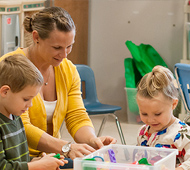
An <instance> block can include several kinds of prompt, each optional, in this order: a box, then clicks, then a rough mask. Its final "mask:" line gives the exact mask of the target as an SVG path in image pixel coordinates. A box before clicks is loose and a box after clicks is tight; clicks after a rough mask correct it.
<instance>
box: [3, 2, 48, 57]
mask: <svg viewBox="0 0 190 170" xmlns="http://www.w3.org/2000/svg"><path fill="white" fill-rule="evenodd" d="M45 1H46V0H32V1H31V0H22V1H8V0H7V1H0V40H1V46H0V51H1V55H3V54H4V53H7V52H9V51H13V50H15V49H16V48H17V47H19V46H20V47H27V46H29V45H30V43H31V42H32V39H31V37H30V35H29V34H27V33H26V32H25V31H24V27H23V21H24V17H25V16H27V15H31V14H32V13H34V12H37V11H39V10H41V9H43V8H44V3H45Z"/></svg>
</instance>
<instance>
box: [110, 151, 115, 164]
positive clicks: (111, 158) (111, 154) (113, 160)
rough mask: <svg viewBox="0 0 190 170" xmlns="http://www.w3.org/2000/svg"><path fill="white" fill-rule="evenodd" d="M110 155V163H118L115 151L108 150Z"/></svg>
mask: <svg viewBox="0 0 190 170" xmlns="http://www.w3.org/2000/svg"><path fill="white" fill-rule="evenodd" d="M108 154H109V157H110V162H113V163H116V158H115V153H114V151H113V149H108Z"/></svg>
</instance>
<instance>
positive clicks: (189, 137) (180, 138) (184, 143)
mask: <svg viewBox="0 0 190 170" xmlns="http://www.w3.org/2000/svg"><path fill="white" fill-rule="evenodd" d="M175 147H176V149H178V152H179V153H178V157H177V158H178V160H179V161H180V165H179V167H176V170H188V169H190V127H189V126H186V125H185V126H184V127H183V128H182V130H180V131H179V132H178V134H177V135H176V138H175V142H174V148H175Z"/></svg>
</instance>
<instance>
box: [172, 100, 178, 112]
mask: <svg viewBox="0 0 190 170" xmlns="http://www.w3.org/2000/svg"><path fill="white" fill-rule="evenodd" d="M177 104H178V99H173V103H172V109H173V110H174V109H175V108H176V106H177Z"/></svg>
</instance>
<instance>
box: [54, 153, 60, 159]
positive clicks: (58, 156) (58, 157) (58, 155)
mask: <svg viewBox="0 0 190 170" xmlns="http://www.w3.org/2000/svg"><path fill="white" fill-rule="evenodd" d="M53 157H54V158H57V159H60V158H61V155H60V154H59V153H58V154H57V155H54V156H53Z"/></svg>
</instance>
